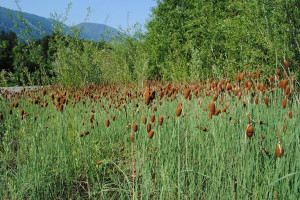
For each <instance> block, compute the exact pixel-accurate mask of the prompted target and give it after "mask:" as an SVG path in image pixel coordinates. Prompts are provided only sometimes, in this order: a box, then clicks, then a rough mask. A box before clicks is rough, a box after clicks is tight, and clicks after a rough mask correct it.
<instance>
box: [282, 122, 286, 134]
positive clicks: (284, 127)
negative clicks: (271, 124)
mask: <svg viewBox="0 0 300 200" xmlns="http://www.w3.org/2000/svg"><path fill="white" fill-rule="evenodd" d="M285 130H286V125H285V124H283V126H282V132H284V133H285Z"/></svg>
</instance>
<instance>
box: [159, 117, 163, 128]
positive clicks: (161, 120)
mask: <svg viewBox="0 0 300 200" xmlns="http://www.w3.org/2000/svg"><path fill="white" fill-rule="evenodd" d="M163 121H164V117H163V116H160V117H159V118H158V124H159V125H160V126H161V125H162V124H163Z"/></svg>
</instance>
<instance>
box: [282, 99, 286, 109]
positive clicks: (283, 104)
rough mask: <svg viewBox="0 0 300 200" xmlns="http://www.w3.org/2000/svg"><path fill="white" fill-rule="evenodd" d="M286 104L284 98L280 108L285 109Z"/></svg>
mask: <svg viewBox="0 0 300 200" xmlns="http://www.w3.org/2000/svg"><path fill="white" fill-rule="evenodd" d="M286 103H287V99H286V98H284V99H283V101H282V107H283V109H285V108H286Z"/></svg>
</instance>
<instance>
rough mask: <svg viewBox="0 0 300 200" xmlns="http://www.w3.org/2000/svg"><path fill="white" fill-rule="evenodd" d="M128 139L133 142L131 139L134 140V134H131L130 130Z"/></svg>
mask: <svg viewBox="0 0 300 200" xmlns="http://www.w3.org/2000/svg"><path fill="white" fill-rule="evenodd" d="M130 140H131V142H132V143H133V141H134V135H133V133H132V132H131V133H130Z"/></svg>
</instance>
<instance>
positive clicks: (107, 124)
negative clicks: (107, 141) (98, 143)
mask: <svg viewBox="0 0 300 200" xmlns="http://www.w3.org/2000/svg"><path fill="white" fill-rule="evenodd" d="M109 125H110V122H109V120H108V119H106V120H105V126H106V127H109Z"/></svg>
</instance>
